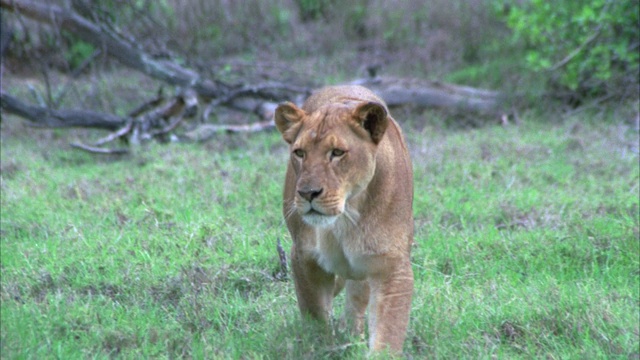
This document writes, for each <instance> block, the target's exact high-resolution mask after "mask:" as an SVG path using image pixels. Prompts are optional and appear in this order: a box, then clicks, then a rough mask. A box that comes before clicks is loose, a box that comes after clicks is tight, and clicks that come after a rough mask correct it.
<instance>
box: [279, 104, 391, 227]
mask: <svg viewBox="0 0 640 360" xmlns="http://www.w3.org/2000/svg"><path fill="white" fill-rule="evenodd" d="M275 123H276V127H277V128H278V130H279V131H280V132H281V133H282V136H283V138H284V140H285V141H286V142H287V143H289V145H290V151H291V158H290V160H289V161H290V166H291V169H292V170H293V173H294V174H295V178H296V180H295V197H294V201H293V206H292V207H290V210H291V211H296V212H297V213H298V214H299V215H300V216H301V217H302V219H303V221H304V222H305V223H307V224H308V225H312V226H318V227H322V226H329V225H331V224H333V223H334V222H335V221H336V219H338V218H339V217H340V216H342V215H346V216H347V217H348V218H350V220H351V221H352V222H353V221H354V219H353V217H355V216H357V213H355V212H350V209H349V206H348V200H349V199H351V198H353V197H355V196H357V195H359V194H361V193H362V191H363V190H364V189H365V188H366V187H367V185H368V184H369V182H370V181H371V179H372V178H373V176H374V173H375V171H376V151H377V147H378V144H379V142H380V141H381V140H382V138H383V136H384V133H385V130H386V128H387V126H388V124H389V119H388V118H387V110H386V107H385V106H384V105H382V104H380V103H378V102H353V103H348V102H347V103H332V104H328V105H324V106H321V107H319V108H318V109H316V110H315V111H313V112H311V113H307V112H305V111H304V110H302V109H300V108H298V107H297V106H296V105H294V104H292V103H290V102H287V103H283V104H281V105H280V106H278V108H277V109H276V113H275Z"/></svg>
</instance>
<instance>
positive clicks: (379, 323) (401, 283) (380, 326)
mask: <svg viewBox="0 0 640 360" xmlns="http://www.w3.org/2000/svg"><path fill="white" fill-rule="evenodd" d="M369 283H370V287H371V294H370V299H369V349H370V350H371V351H377V350H383V349H385V348H387V347H389V349H390V350H391V351H392V352H395V353H400V352H402V344H403V342H404V338H405V336H406V332H407V326H408V324H409V313H410V311H411V297H412V294H413V271H412V270H411V262H410V261H409V259H404V260H402V261H401V263H400V264H399V265H398V266H396V267H395V269H394V270H392V272H391V273H387V274H385V275H384V276H381V277H379V278H378V277H377V278H372V279H370V282H369Z"/></svg>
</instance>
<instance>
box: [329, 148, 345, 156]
mask: <svg viewBox="0 0 640 360" xmlns="http://www.w3.org/2000/svg"><path fill="white" fill-rule="evenodd" d="M342 155H344V150H340V149H333V150H332V151H331V157H340V156H342Z"/></svg>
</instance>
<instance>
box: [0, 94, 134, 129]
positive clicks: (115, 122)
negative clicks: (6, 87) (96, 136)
mask: <svg viewBox="0 0 640 360" xmlns="http://www.w3.org/2000/svg"><path fill="white" fill-rule="evenodd" d="M0 107H1V108H2V109H3V110H5V111H7V112H9V113H11V114H15V115H18V116H20V117H23V118H25V119H27V120H29V121H31V122H32V123H33V124H34V125H36V126H42V127H83V128H97V129H106V130H117V129H119V128H121V127H123V126H124V125H125V124H126V123H127V119H124V118H121V117H118V116H115V115H111V114H105V113H100V112H95V111H87V110H53V109H49V108H46V107H43V106H36V105H28V104H25V103H23V102H21V101H20V100H18V99H17V98H15V97H13V96H11V95H9V94H7V93H5V92H3V91H0Z"/></svg>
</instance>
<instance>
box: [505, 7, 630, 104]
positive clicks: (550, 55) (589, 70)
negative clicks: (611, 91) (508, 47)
mask: <svg viewBox="0 0 640 360" xmlns="http://www.w3.org/2000/svg"><path fill="white" fill-rule="evenodd" d="M638 11H639V9H638V2H637V1H633V0H623V1H611V0H594V1H573V0H562V1H554V2H549V1H544V0H531V1H524V2H522V1H511V2H510V9H509V11H508V14H507V15H506V22H507V24H508V26H509V27H510V28H511V29H512V30H513V40H514V41H515V42H524V43H525V44H526V45H527V47H528V51H527V54H526V64H527V66H528V68H529V69H530V70H532V71H536V72H541V71H542V72H544V71H549V72H550V75H551V79H552V81H553V82H554V83H556V84H558V85H560V86H563V87H566V88H568V89H570V90H573V91H582V92H584V91H587V92H589V93H591V94H594V93H599V92H602V91H603V90H604V88H605V86H606V83H607V82H608V81H610V80H612V79H613V78H615V77H619V76H620V75H622V76H630V77H633V78H635V80H636V82H637V74H638V61H639V55H638V46H640V36H639V33H638Z"/></svg>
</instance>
